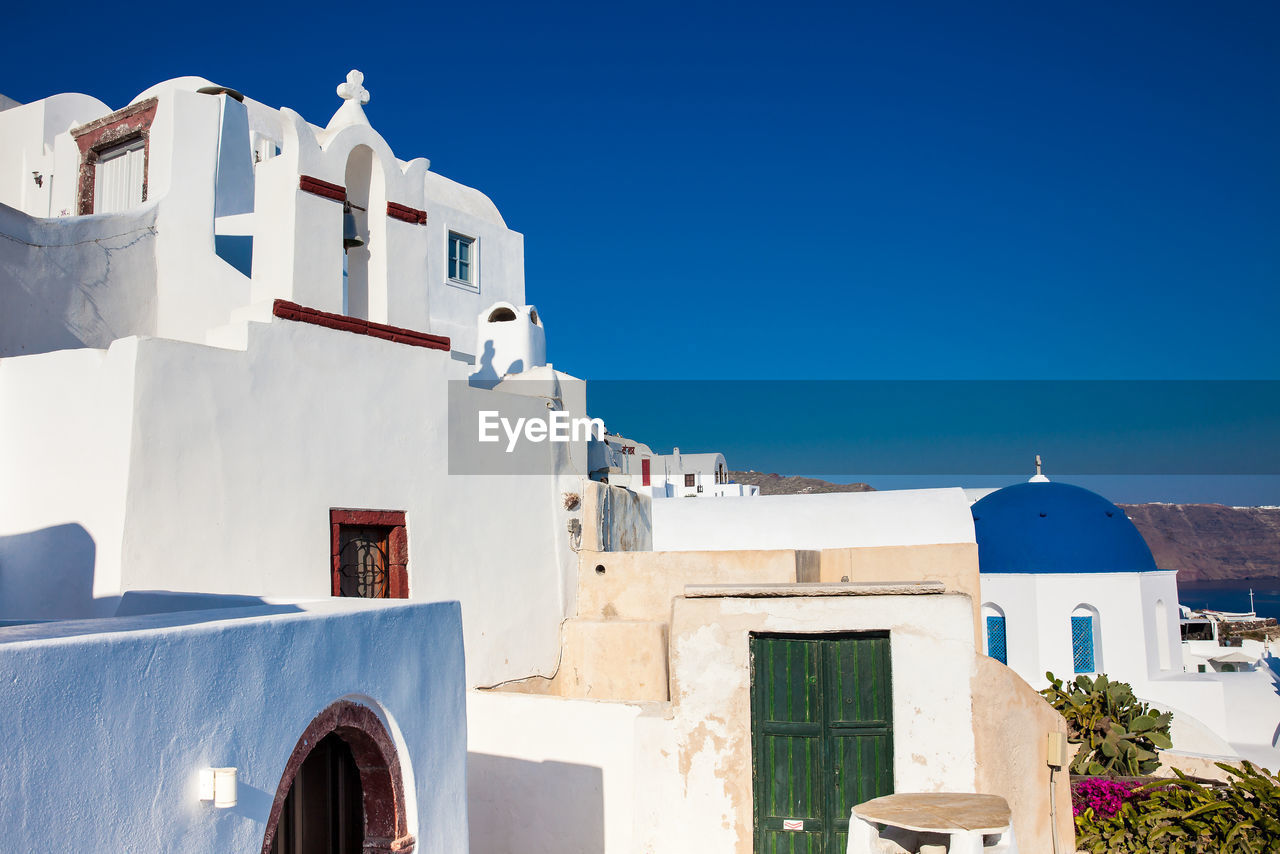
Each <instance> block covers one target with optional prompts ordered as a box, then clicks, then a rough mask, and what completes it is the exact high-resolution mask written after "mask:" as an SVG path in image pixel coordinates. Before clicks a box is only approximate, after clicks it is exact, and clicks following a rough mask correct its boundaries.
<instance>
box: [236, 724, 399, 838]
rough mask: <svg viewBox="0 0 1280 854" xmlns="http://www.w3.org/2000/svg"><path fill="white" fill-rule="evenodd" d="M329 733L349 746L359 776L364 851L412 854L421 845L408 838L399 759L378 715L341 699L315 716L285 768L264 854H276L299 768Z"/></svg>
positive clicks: (272, 809)
mask: <svg viewBox="0 0 1280 854" xmlns="http://www.w3.org/2000/svg"><path fill="white" fill-rule="evenodd" d="M330 733H334V734H336V735H337V736H338V737H339V738H341V739H342V740H343V741H344V742H346V744H347V747H349V748H350V749H351V755H352V756H353V757H354V758H355V760H356V768H358V769H359V771H360V789H361V792H362V794H363V796H364V846H363V848H362V849H361V850H362V851H364V852H367V854H411V852H412V851H413V850H414V848H416V847H417V844H418V841H417V840H416V839H414V838H413V836H412V835H411V834H410V833H409V827H408V813H407V810H406V808H405V796H404V778H403V777H402V776H401V773H400V755H399V754H398V753H397V752H396V746H395V743H394V742H393V741H392V740H391V736H390V734H389V733H388V732H387V728H386V727H385V726H383V724H382V721H381V719H379V717H378V715H377V713H375V712H374V711H373V709H370V708H369V707H368V706H362V705H360V704H359V703H353V702H351V701H350V700H339V701H338V702H336V703H334V704H333V705H331V706H329V707H328V708H327V709H325V710H324V711H323V712H321V713H320V714H319V715H317V716H316V718H315V720H313V721H312V722H311V723H310V724H309V725H308V726H307V729H306V731H305V732H303V733H302V737H301V738H299V739H298V743H297V744H296V745H295V746H294V748H293V753H292V754H291V755H290V756H289V761H288V762H287V763H285V766H284V773H283V774H282V775H281V776H280V785H279V786H277V787H276V797H275V800H274V801H273V802H272V804H271V812H270V813H269V814H268V815H267V832H266V835H265V836H264V837H263V840H262V854H271V843H272V842H273V841H274V840H275V836H276V831H277V829H279V826H280V813H281V812H282V811H283V810H284V799H285V798H286V797H288V796H289V790H290V789H291V788H293V780H294V778H295V777H296V776H297V775H298V769H299V768H301V767H302V763H303V762H305V761H306V759H307V756H309V755H310V754H311V749H312V748H313V747H315V746H316V745H317V744H319V743H320V741H321V739H323V738H324V737H325V736H327V735H329V734H330Z"/></svg>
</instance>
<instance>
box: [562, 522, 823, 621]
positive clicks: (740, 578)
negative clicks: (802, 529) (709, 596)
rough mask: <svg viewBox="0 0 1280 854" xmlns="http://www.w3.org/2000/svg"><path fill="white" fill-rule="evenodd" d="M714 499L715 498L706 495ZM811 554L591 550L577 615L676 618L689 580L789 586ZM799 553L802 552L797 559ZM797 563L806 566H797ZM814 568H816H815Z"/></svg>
mask: <svg viewBox="0 0 1280 854" xmlns="http://www.w3.org/2000/svg"><path fill="white" fill-rule="evenodd" d="M695 500H696V499H695ZM702 500H712V499H702ZM811 554H812V553H805V552H795V551H791V550H778V551H741V552H588V551H585V550H584V551H583V552H581V553H580V554H579V556H578V617H579V618H582V619H591V618H597V619H609V620H661V621H663V622H666V621H667V620H669V619H671V600H672V599H674V598H675V597H677V596H683V595H684V588H685V586H686V585H689V584H789V583H794V582H796V581H797V580H803V581H808V580H814V581H816V580H817V579H810V578H807V577H806V578H798V576H801V575H805V573H804V569H805V568H806V567H808V568H811V567H812V564H813V561H812V559H811V558H810V559H808V560H806V558H807V557H808V555H811ZM797 555H800V557H799V558H797ZM797 563H799V564H800V566H801V569H800V570H799V571H798V570H797ZM810 571H811V570H810Z"/></svg>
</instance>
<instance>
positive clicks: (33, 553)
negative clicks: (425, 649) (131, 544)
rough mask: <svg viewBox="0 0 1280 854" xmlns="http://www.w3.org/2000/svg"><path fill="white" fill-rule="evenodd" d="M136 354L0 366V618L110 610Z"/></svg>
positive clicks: (80, 353)
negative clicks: (0, 474)
mask: <svg viewBox="0 0 1280 854" xmlns="http://www.w3.org/2000/svg"><path fill="white" fill-rule="evenodd" d="M137 347H138V340H137V339H136V338H127V339H122V340H119V341H117V342H116V343H114V344H113V345H112V346H111V349H110V350H108V351H102V350H66V351H62V352H57V353H48V354H44V355H38V356H26V357H22V358H11V359H0V415H3V417H0V472H3V473H4V475H3V477H0V618H3V619H53V618H68V617H89V616H103V615H106V614H110V613H111V612H112V610H113V609H114V607H115V602H116V594H118V593H119V591H120V552H121V547H122V538H123V533H124V517H125V484H126V479H127V476H128V468H129V454H130V441H131V435H132V430H133V411H132V410H133V388H134V360H135V358H136V355H137Z"/></svg>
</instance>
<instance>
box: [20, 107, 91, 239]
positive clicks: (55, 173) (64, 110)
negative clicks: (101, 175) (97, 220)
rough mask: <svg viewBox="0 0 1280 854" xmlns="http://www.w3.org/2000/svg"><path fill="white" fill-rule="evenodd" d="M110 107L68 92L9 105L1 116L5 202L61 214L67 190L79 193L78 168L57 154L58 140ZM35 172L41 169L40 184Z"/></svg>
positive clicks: (36, 211) (22, 208) (33, 213)
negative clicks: (59, 203) (59, 159)
mask: <svg viewBox="0 0 1280 854" xmlns="http://www.w3.org/2000/svg"><path fill="white" fill-rule="evenodd" d="M110 112H111V108H110V107H108V106H107V105H106V104H104V103H102V102H101V101H99V100H98V99H97V98H92V97H90V96H88V95H79V94H75V93H66V94H62V95H54V96H52V97H49V98H44V99H41V100H39V101H33V102H32V103H30V104H23V105H21V106H17V107H11V108H10V109H7V110H4V111H3V115H0V203H3V204H6V205H9V206H10V207H13V208H16V209H18V210H20V211H23V212H25V213H27V214H29V215H31V216H36V217H47V216H56V215H57V214H58V212H59V210H60V206H57V205H55V200H60V199H61V198H63V197H65V196H66V193H63V192H56V191H57V190H61V189H64V188H65V189H66V190H67V191H70V195H71V196H74V188H75V186H76V184H77V183H78V181H79V170H78V168H77V167H78V165H79V162H78V160H77V161H76V164H75V167H73V168H69V169H64V168H62V166H61V164H58V163H56V162H55V159H54V139H55V137H57V136H58V134H61V133H65V132H66V131H68V130H70V129H71V128H72V127H75V126H77V125H82V124H85V123H86V122H90V121H92V120H94V119H96V118H98V117H100V116H105V115H106V114H107V113H110ZM32 172H39V173H40V174H41V176H42V179H43V180H42V183H41V184H36V182H35V180H34V178H33V176H32V174H31V173H32Z"/></svg>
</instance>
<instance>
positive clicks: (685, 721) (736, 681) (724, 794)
mask: <svg viewBox="0 0 1280 854" xmlns="http://www.w3.org/2000/svg"><path fill="white" fill-rule="evenodd" d="M970 613H971V608H970V604H969V601H968V600H967V598H966V597H964V596H960V595H956V594H945V593H942V594H930V595H915V596H821V597H815V596H808V597H803V596H795V597H783V596H777V597H767V598H683V597H681V598H678V599H676V600H675V604H674V607H673V612H672V623H671V685H672V705H671V710H672V718H671V720H670V724H669V726H668V727H666V728H665V732H659V731H654V732H652V733H651V735H650V737H651V738H652V739H653V741H652V742H651V744H652V747H651V748H649V749H646V750H645V751H644V752H643V756H638V757H637V762H638V765H637V768H638V769H639V770H640V772H641V773H643V774H645V776H646V777H647V778H648V779H647V781H646V783H644V784H643V785H638V786H637V804H636V810H637V812H636V834H637V836H636V841H637V843H639V844H638V845H637V849H636V850H638V851H649V850H652V851H689V852H710V851H714V852H719V853H720V854H731V852H734V854H749V853H750V852H751V851H752V842H753V834H752V819H753V815H752V812H753V803H752V797H751V793H752V782H751V702H750V697H751V693H750V689H751V682H750V680H751V667H750V651H749V637H750V635H751V633H752V632H784V633H791V632H796V633H821V632H846V631H872V630H887V631H888V632H889V637H890V647H891V656H892V658H891V662H892V671H893V713H894V724H893V725H894V785H895V787H896V788H897V789H898V790H899V791H972V790H973V786H974V727H973V720H972V714H971V708H970V702H969V700H970V668H971V665H970V662H971V660H972V659H973V655H974V652H973V634H972V632H971V631H970V625H971V618H970ZM1068 812H1069V808H1068ZM672 827H678V828H680V831H679V839H678V840H674V842H675V844H673V840H672V838H671V835H670V830H669V829H670V828H672ZM1022 850H1024V851H1032V850H1036V849H1032V848H1023V849H1022Z"/></svg>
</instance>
